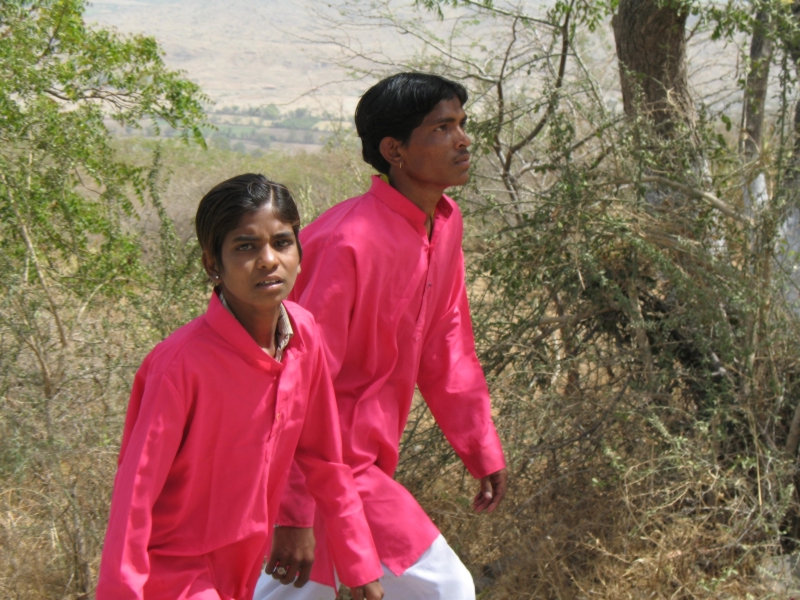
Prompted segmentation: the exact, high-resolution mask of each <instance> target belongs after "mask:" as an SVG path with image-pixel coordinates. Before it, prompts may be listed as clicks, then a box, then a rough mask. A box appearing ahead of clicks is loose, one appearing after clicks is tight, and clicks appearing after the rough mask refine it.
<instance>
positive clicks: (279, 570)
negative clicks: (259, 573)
mask: <svg viewBox="0 0 800 600" xmlns="http://www.w3.org/2000/svg"><path fill="white" fill-rule="evenodd" d="M275 572H276V573H277V574H278V575H280V576H281V577H283V576H284V575H286V573H287V571H286V569H284V568H283V567H278V568H277V569H275Z"/></svg>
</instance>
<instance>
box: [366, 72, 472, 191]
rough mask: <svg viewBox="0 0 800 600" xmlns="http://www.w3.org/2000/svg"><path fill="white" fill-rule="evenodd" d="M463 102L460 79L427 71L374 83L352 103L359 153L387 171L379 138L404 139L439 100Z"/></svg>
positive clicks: (383, 170) (405, 140)
mask: <svg viewBox="0 0 800 600" xmlns="http://www.w3.org/2000/svg"><path fill="white" fill-rule="evenodd" d="M454 97H456V98H458V99H459V100H460V101H461V106H464V104H466V102H467V97H468V96H467V90H466V89H465V88H464V86H463V85H461V84H460V83H456V82H455V81H450V80H449V79H445V78H444V77H439V76H438V75H431V74H428V73H398V74H397V75H392V76H391V77H387V78H386V79H383V80H381V81H379V82H378V83H376V84H375V85H374V86H372V87H371V88H370V89H368V90H367V92H366V93H365V94H364V95H363V96H361V100H359V101H358V106H357V107H356V119H355V120H356V131H357V132H358V137H360V138H361V155H362V156H363V157H364V160H365V161H366V162H368V163H369V164H371V165H372V166H373V167H375V168H376V169H377V170H378V171H379V172H380V173H384V174H386V175H388V174H389V163H388V162H387V161H386V159H385V158H383V156H382V155H381V151H380V145H381V140H382V139H383V138H385V137H391V138H394V139H396V140H398V141H400V142H401V143H403V144H406V143H408V140H409V138H410V137H411V132H412V131H414V130H415V129H416V128H417V127H419V126H420V124H421V123H422V121H423V119H425V116H426V115H427V114H428V113H429V112H431V111H432V110H433V109H434V107H435V106H436V105H437V104H439V102H441V101H442V100H450V99H452V98H454Z"/></svg>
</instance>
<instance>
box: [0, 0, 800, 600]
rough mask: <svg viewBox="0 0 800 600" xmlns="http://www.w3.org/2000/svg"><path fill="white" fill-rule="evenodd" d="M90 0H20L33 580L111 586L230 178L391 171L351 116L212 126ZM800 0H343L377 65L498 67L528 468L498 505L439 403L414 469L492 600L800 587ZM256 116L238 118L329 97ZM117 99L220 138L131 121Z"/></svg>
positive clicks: (5, 549)
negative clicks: (782, 570) (147, 419)
mask: <svg viewBox="0 0 800 600" xmlns="http://www.w3.org/2000/svg"><path fill="white" fill-rule="evenodd" d="M398 6H400V8H398ZM83 9H84V5H83V3H82V2H80V1H78V0H40V1H35V2H34V1H29V0H15V1H12V2H6V3H4V4H3V5H2V7H0V75H1V76H0V213H2V218H0V273H2V274H3V281H4V284H5V287H6V294H5V295H4V296H3V297H2V299H0V548H2V551H1V552H0V596H2V597H4V598H89V597H91V594H92V589H93V586H94V578H95V575H96V570H97V563H98V559H99V553H100V549H101V546H102V538H103V533H104V528H105V520H106V517H107V510H108V499H109V495H110V487H111V483H112V480H113V473H114V470H115V460H116V453H117V449H118V443H119V435H120V431H121V427H122V420H123V417H124V411H125V407H126V403H127V394H128V391H129V385H130V382H131V379H132V376H133V373H134V372H135V370H136V368H137V367H138V365H139V363H140V361H141V359H142V357H143V356H144V354H145V353H146V352H147V351H148V350H149V349H150V348H151V347H152V346H153V344H154V343H155V342H157V341H158V340H160V339H161V338H163V337H164V336H165V335H167V334H168V333H169V332H170V331H171V330H172V329H174V328H175V327H176V326H178V325H180V324H182V323H184V322H186V321H187V320H188V319H190V318H192V317H193V316H195V315H197V314H199V313H200V312H202V311H203V310H204V308H205V302H206V296H207V293H208V288H207V287H206V286H205V284H204V281H203V277H202V276H201V274H200V270H199V263H198V260H197V258H198V257H197V250H196V246H195V244H194V242H193V240H192V224H191V217H192V215H193V213H194V209H195V206H196V202H197V200H198V199H199V198H200V197H201V195H202V194H203V193H204V192H205V191H206V190H207V189H208V188H209V187H211V185H213V184H214V183H216V182H218V181H219V180H221V179H223V178H225V177H228V176H230V175H233V174H235V173H239V172H245V171H259V172H263V173H265V174H266V175H268V176H272V177H274V178H276V179H278V180H281V181H283V182H285V183H286V184H288V185H289V187H290V188H291V189H292V190H293V192H294V194H295V196H296V198H297V199H298V200H299V201H300V203H301V207H302V210H303V213H304V218H305V219H306V220H309V219H311V218H313V216H314V215H315V214H317V213H318V212H319V211H320V210H322V209H324V208H325V207H327V206H329V205H331V204H333V203H334V202H337V201H339V200H341V199H344V198H346V197H348V196H351V195H354V194H356V193H358V192H359V191H361V190H362V189H363V188H364V186H365V184H366V179H367V176H368V175H369V171H368V170H367V169H366V167H365V166H364V165H363V163H361V162H360V159H359V158H358V152H357V144H355V141H354V140H353V138H352V134H350V133H348V132H347V130H346V128H343V129H339V130H338V134H339V135H337V136H335V137H334V138H332V139H331V140H330V141H329V142H328V145H327V146H326V147H325V149H324V150H323V151H322V152H320V153H318V154H315V155H304V154H299V155H294V156H287V155H284V154H281V153H278V152H274V151H266V150H267V149H266V148H264V149H263V151H264V153H263V154H262V155H261V156H253V154H252V149H248V148H245V150H247V151H248V152H247V153H243V152H233V151H231V150H230V149H229V148H225V147H223V146H225V144H216V143H212V144H210V147H209V148H206V147H205V145H204V143H203V141H202V132H203V131H204V128H207V127H208V125H209V119H208V117H207V116H205V114H204V112H203V110H202V105H203V103H204V102H205V101H206V99H205V98H204V97H203V96H202V94H201V92H200V91H199V90H198V89H197V87H196V86H194V85H193V84H191V83H190V82H188V81H187V80H186V79H185V78H183V76H182V75H181V74H178V73H174V72H171V71H170V70H169V69H167V68H166V67H165V66H164V64H163V61H162V60H161V56H160V53H159V50H158V47H157V45H156V43H155V41H154V40H152V39H150V38H146V37H132V38H125V37H120V36H118V35H116V34H114V33H112V32H108V31H104V30H101V29H88V28H86V27H85V25H84V24H83V20H82V12H83ZM526 11H528V12H526ZM799 11H800V9H798V3H796V2H786V1H777V0H776V1H763V2H762V1H760V0H759V1H753V2H745V1H741V2H737V1H734V0H731V1H730V2H727V3H711V2H702V3H701V2H699V1H698V2H692V1H690V0H619V1H618V2H597V1H595V2H588V1H583V0H572V1H567V0H557V1H553V2H550V3H545V4H542V5H539V4H531V5H527V6H526V5H523V6H522V8H520V7H519V6H516V5H504V4H501V3H500V2H495V3H494V4H485V3H479V2H472V1H471V0H467V1H462V0H457V1H454V2H443V3H438V2H436V1H434V0H425V1H424V2H423V1H421V2H420V3H419V6H418V7H417V8H415V9H413V10H409V9H408V8H407V7H405V8H404V7H403V6H402V5H395V4H394V3H393V2H391V1H389V0H387V1H385V2H384V1H380V2H377V1H372V2H353V3H351V4H347V3H345V4H343V5H342V6H340V7H338V8H337V11H336V13H335V14H330V15H325V19H326V21H325V30H326V31H328V32H333V35H332V37H330V38H329V39H327V40H326V39H325V38H324V37H320V38H319V39H318V41H321V42H326V41H327V42H328V43H334V44H337V45H338V46H339V47H340V49H341V50H342V56H344V57H345V58H344V59H343V60H344V61H345V63H346V64H347V66H348V67H349V68H350V69H352V70H354V71H355V72H356V73H358V72H359V71H361V72H362V73H369V74H371V75H372V76H379V75H381V74H383V73H384V72H392V71H395V70H397V69H398V68H419V69H425V70H433V71H439V72H442V73H445V74H447V75H448V76H450V77H453V78H457V79H459V80H460V81H463V82H464V83H465V85H467V86H468V87H469V89H470V93H471V98H472V100H471V104H470V107H469V112H470V116H471V119H472V121H471V124H470V127H471V134H472V137H473V140H474V145H473V151H474V154H475V157H476V173H475V177H474V178H473V180H472V182H471V184H470V185H469V186H468V187H467V188H465V189H462V190H457V191H456V192H455V193H456V194H457V197H458V200H459V201H460V202H461V204H462V207H463V208H464V210H465V212H466V213H467V214H468V228H469V231H468V238H467V239H466V240H465V248H466V250H467V253H468V263H469V270H470V275H471V284H472V287H471V289H472V307H473V311H474V314H473V319H474V323H475V331H476V336H477V339H478V344H479V351H480V354H481V360H482V363H483V365H484V368H485V370H486V373H487V376H488V377H489V379H490V383H491V386H492V390H493V397H494V406H495V413H496V422H497V425H498V428H499V429H500V431H501V435H502V437H503V439H504V443H505V448H506V451H507V455H508V461H509V468H510V471H511V477H512V488H511V491H510V493H509V497H508V499H507V500H506V502H505V503H504V507H503V509H502V510H501V511H499V512H498V513H497V514H496V515H495V516H493V517H491V518H486V517H484V516H481V517H476V516H474V515H473V514H472V513H471V510H470V508H469V499H470V497H471V496H472V495H473V494H474V487H475V484H474V482H472V481H471V480H470V478H469V477H467V476H466V475H465V472H464V470H463V467H461V466H460V463H459V462H458V461H457V459H456V457H455V456H453V454H452V451H451V450H450V448H449V447H448V446H447V444H446V443H445V442H444V441H443V439H442V438H441V436H440V434H439V433H438V430H437V429H436V427H435V424H433V423H432V421H431V419H430V417H429V415H428V413H427V412H426V410H425V406H424V403H422V402H420V403H418V404H417V408H416V409H415V412H414V413H413V414H412V419H411V421H410V423H409V427H408V429H407V434H406V437H405V439H404V443H403V454H402V463H401V469H400V473H399V477H400V478H401V479H402V481H403V482H404V483H405V484H406V485H407V486H408V487H409V488H410V489H411V490H412V491H413V492H414V493H415V494H417V495H418V497H419V498H421V500H422V502H423V505H424V506H425V507H426V508H427V509H428V510H429V511H430V512H431V514H432V515H433V516H434V518H435V520H436V522H437V524H439V526H440V527H441V528H442V530H443V532H444V533H445V535H446V536H447V538H448V540H449V541H450V542H451V544H452V545H453V546H454V547H455V548H456V549H457V550H458V551H459V553H460V554H461V555H462V557H463V558H464V560H465V562H466V564H467V565H468V566H469V567H470V569H471V570H472V571H473V573H474V574H475V576H476V579H477V582H478V585H479V588H480V590H481V592H480V593H481V597H482V598H492V599H498V600H499V599H504V598H595V597H597V598H644V597H649V598H698V597H700V598H716V597H719V598H741V597H747V596H751V597H768V596H769V595H771V594H772V595H773V596H781V595H783V596H786V595H789V593H790V590H788V589H783V590H781V589H779V588H778V587H776V585H775V584H774V582H773V581H771V580H770V578H769V577H767V576H766V572H767V571H769V570H770V569H772V570H774V569H775V567H776V566H779V565H783V564H788V562H789V557H791V556H793V555H794V554H795V553H796V552H797V548H796V545H797V539H798V532H799V531H800V529H799V528H800V510H799V509H800V504H799V503H798V497H797V491H796V481H797V477H798V468H797V451H798V444H799V443H800V379H799V378H798V376H799V375H800V364H798V358H799V357H800V341H798V340H800V337H799V336H798V333H800V331H798V329H799V328H798V319H797V317H798V312H797V310H798V307H797V304H796V301H797V285H796V284H797V277H796V251H797V248H798V246H797V241H796V240H797V238H798V235H797V223H798V218H797V215H798V208H800V207H798V197H797V185H798V178H797V172H796V164H797V163H796V158H797V153H796V147H797V144H798V138H797V132H798V131H800V128H798V123H799V122H800V121H798V119H800V117H797V116H796V115H798V114H800V111H797V110H796V104H795V101H796V98H797V95H798V94H797V89H796V77H797V73H796V63H797V60H798V58H800V51H798V48H800V42H798V39H800V38H798V37H797V32H798V27H797V16H796V13H797V12H799ZM353 24H357V25H358V26H359V27H375V28H385V31H387V32H400V33H402V34H404V35H406V36H411V37H412V38H413V39H415V40H417V41H418V45H417V51H416V52H415V53H413V54H412V55H409V56H406V57H392V58H391V59H387V57H386V56H385V55H383V54H381V53H375V54H371V53H370V52H368V51H367V50H365V49H364V48H363V47H359V48H357V49H355V48H349V47H348V46H346V45H344V44H342V43H341V41H340V40H342V39H347V37H346V36H344V35H337V33H336V32H337V31H340V30H341V31H345V30H346V29H347V27H350V26H353ZM634 34H635V35H634ZM321 35H323V36H324V34H321ZM603 48H606V49H608V50H609V51H610V52H611V53H612V54H615V55H616V57H617V62H609V61H608V59H607V54H606V53H604V52H603V51H602V49H603ZM709 56H712V57H713V61H716V62H709V61H708V60H707V57H709ZM704 61H705V62H704ZM726 61H727V62H726ZM726 65H728V66H726ZM730 65H732V66H730ZM712 68H713V69H716V71H714V72H713V73H711V74H710V75H709V76H708V77H706V78H704V79H703V78H698V76H697V75H696V72H697V71H699V70H710V69H712ZM726 69H727V70H726ZM693 73H694V74H693ZM709 73H710V71H709ZM692 82H694V83H692ZM248 110H249V109H240V110H238V111H237V112H236V114H235V115H233V114H232V115H231V117H233V116H236V118H240V117H243V116H246V117H247V118H258V119H265V120H270V121H275V120H276V119H278V118H280V119H283V120H284V121H287V122H289V123H288V124H287V123H286V122H285V123H283V124H284V126H285V127H289V125H292V126H298V127H300V126H302V127H307V126H308V124H309V122H308V119H309V118H311V119H314V118H317V117H314V116H313V115H310V114H308V113H303V114H298V113H294V114H286V115H282V114H273V112H274V111H273V112H270V110H271V109H270V108H269V107H263V108H262V109H260V110H259V112H258V114H247V112H248ZM243 112H244V113H245V114H244V115H243V114H242V113H243ZM109 119H113V120H114V121H115V122H116V123H119V124H120V127H122V128H123V130H124V128H128V131H129V133H131V132H135V131H143V133H150V134H153V133H156V131H158V132H164V131H166V130H167V129H172V130H174V131H176V132H177V136H178V137H183V138H184V139H185V140H187V141H188V140H191V139H194V140H195V142H194V143H191V144H187V143H182V142H181V141H180V140H163V139H161V140H156V139H153V136H152V135H150V136H149V139H143V138H140V137H138V136H137V137H131V136H126V137H121V138H113V137H112V135H111V134H110V133H109V125H108V120H109ZM223 121H224V120H223V119H222V118H221V117H220V118H216V117H215V123H216V124H217V126H218V127H220V128H221V127H222V126H221V123H223ZM230 126H231V127H233V126H249V127H252V126H253V125H252V124H250V123H248V124H243V123H233V122H231V125H230ZM148 127H149V128H150V130H149V131H147V129H146V128H148ZM137 128H144V129H137ZM240 150H241V148H240Z"/></svg>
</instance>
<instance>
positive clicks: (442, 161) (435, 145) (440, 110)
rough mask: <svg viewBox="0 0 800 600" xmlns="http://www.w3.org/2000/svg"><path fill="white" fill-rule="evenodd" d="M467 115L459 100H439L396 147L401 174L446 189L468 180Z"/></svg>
mask: <svg viewBox="0 0 800 600" xmlns="http://www.w3.org/2000/svg"><path fill="white" fill-rule="evenodd" d="M466 122H467V114H466V113H465V112H464V109H463V107H462V106H461V101H460V100H459V99H458V98H456V97H453V98H451V99H450V100H442V101H441V102H439V104H437V105H436V106H435V107H434V108H433V110H432V111H431V112H429V113H428V114H427V115H426V116H425V119H423V121H422V123H421V124H420V125H419V127H417V128H416V129H414V131H412V132H411V137H410V138H409V140H408V143H406V144H404V145H402V146H400V148H399V152H400V156H401V157H402V161H403V162H402V167H400V168H401V170H402V172H403V174H404V175H405V176H406V177H408V178H409V179H411V180H414V181H415V182H416V183H418V184H422V185H431V186H436V187H441V188H442V189H445V188H449V187H451V186H454V185H464V184H465V183H466V182H467V179H469V165H470V158H469V150H468V148H469V145H470V144H471V143H472V142H471V141H470V139H469V137H468V136H467V133H466V132H465V131H464V125H465V124H466Z"/></svg>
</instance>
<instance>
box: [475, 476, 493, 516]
mask: <svg viewBox="0 0 800 600" xmlns="http://www.w3.org/2000/svg"><path fill="white" fill-rule="evenodd" d="M491 485H492V484H491V482H490V481H489V478H488V477H483V478H482V479H481V491H480V492H478V494H477V495H476V496H475V500H473V501H472V506H473V507H474V509H475V511H476V512H481V511H482V510H484V509H486V507H487V506H489V505H490V504H491V502H492V492H491Z"/></svg>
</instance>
